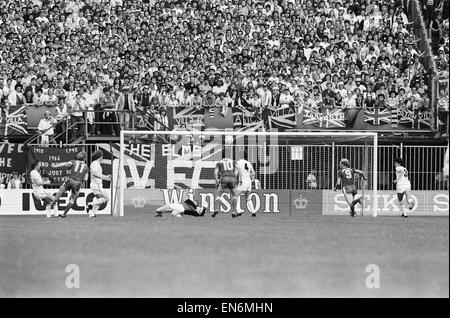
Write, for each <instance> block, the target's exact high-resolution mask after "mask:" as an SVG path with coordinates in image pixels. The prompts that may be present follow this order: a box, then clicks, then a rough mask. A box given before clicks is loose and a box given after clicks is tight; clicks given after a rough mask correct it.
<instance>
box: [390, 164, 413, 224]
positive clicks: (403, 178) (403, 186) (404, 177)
mask: <svg viewBox="0 0 450 318" xmlns="http://www.w3.org/2000/svg"><path fill="white" fill-rule="evenodd" d="M394 166H395V175H396V177H397V179H396V180H395V181H394V183H395V184H396V185H397V199H398V202H399V204H400V208H401V209H402V215H401V217H404V218H407V217H408V210H407V209H406V207H405V205H404V204H403V198H404V196H405V197H406V202H407V203H408V209H409V210H410V211H412V210H413V209H414V201H413V200H412V199H411V182H410V181H409V179H408V170H407V169H406V168H405V167H404V164H403V159H401V158H397V159H395V160H394Z"/></svg>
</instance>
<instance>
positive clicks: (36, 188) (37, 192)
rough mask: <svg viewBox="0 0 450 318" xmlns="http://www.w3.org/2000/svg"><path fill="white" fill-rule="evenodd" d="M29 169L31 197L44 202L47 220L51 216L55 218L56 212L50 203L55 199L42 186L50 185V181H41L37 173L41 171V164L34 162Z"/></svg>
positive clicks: (37, 161)
mask: <svg viewBox="0 0 450 318" xmlns="http://www.w3.org/2000/svg"><path fill="white" fill-rule="evenodd" d="M31 169H32V170H31V172H30V180H31V186H32V188H33V196H34V197H35V198H36V199H38V200H41V201H42V202H44V205H45V212H46V213H47V217H48V218H51V217H53V214H54V215H55V216H56V211H54V206H52V203H53V202H55V197H54V196H53V194H51V193H50V192H47V191H45V190H44V185H46V184H50V180H47V181H43V180H42V177H41V174H40V172H39V170H40V169H41V162H40V161H39V160H35V161H34V162H33V163H32V164H31Z"/></svg>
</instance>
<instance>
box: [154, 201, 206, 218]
mask: <svg viewBox="0 0 450 318" xmlns="http://www.w3.org/2000/svg"><path fill="white" fill-rule="evenodd" d="M205 212H206V207H201V206H199V204H198V203H197V202H196V201H192V200H191V199H186V200H184V201H183V202H181V203H169V204H165V205H163V206H161V207H159V208H157V209H156V215H155V216H157V217H161V216H162V214H163V213H172V215H173V216H175V217H182V216H183V215H191V216H204V215H205Z"/></svg>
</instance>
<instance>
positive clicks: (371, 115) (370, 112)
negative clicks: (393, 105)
mask: <svg viewBox="0 0 450 318" xmlns="http://www.w3.org/2000/svg"><path fill="white" fill-rule="evenodd" d="M364 121H365V122H368V123H371V124H372V125H375V126H379V125H382V124H390V123H391V111H390V110H388V109H382V110H381V109H379V108H378V107H374V108H370V109H366V112H365V114H364Z"/></svg>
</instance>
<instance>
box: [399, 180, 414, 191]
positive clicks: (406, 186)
mask: <svg viewBox="0 0 450 318" xmlns="http://www.w3.org/2000/svg"><path fill="white" fill-rule="evenodd" d="M406 191H411V183H410V182H405V183H397V193H405V192H406Z"/></svg>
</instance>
